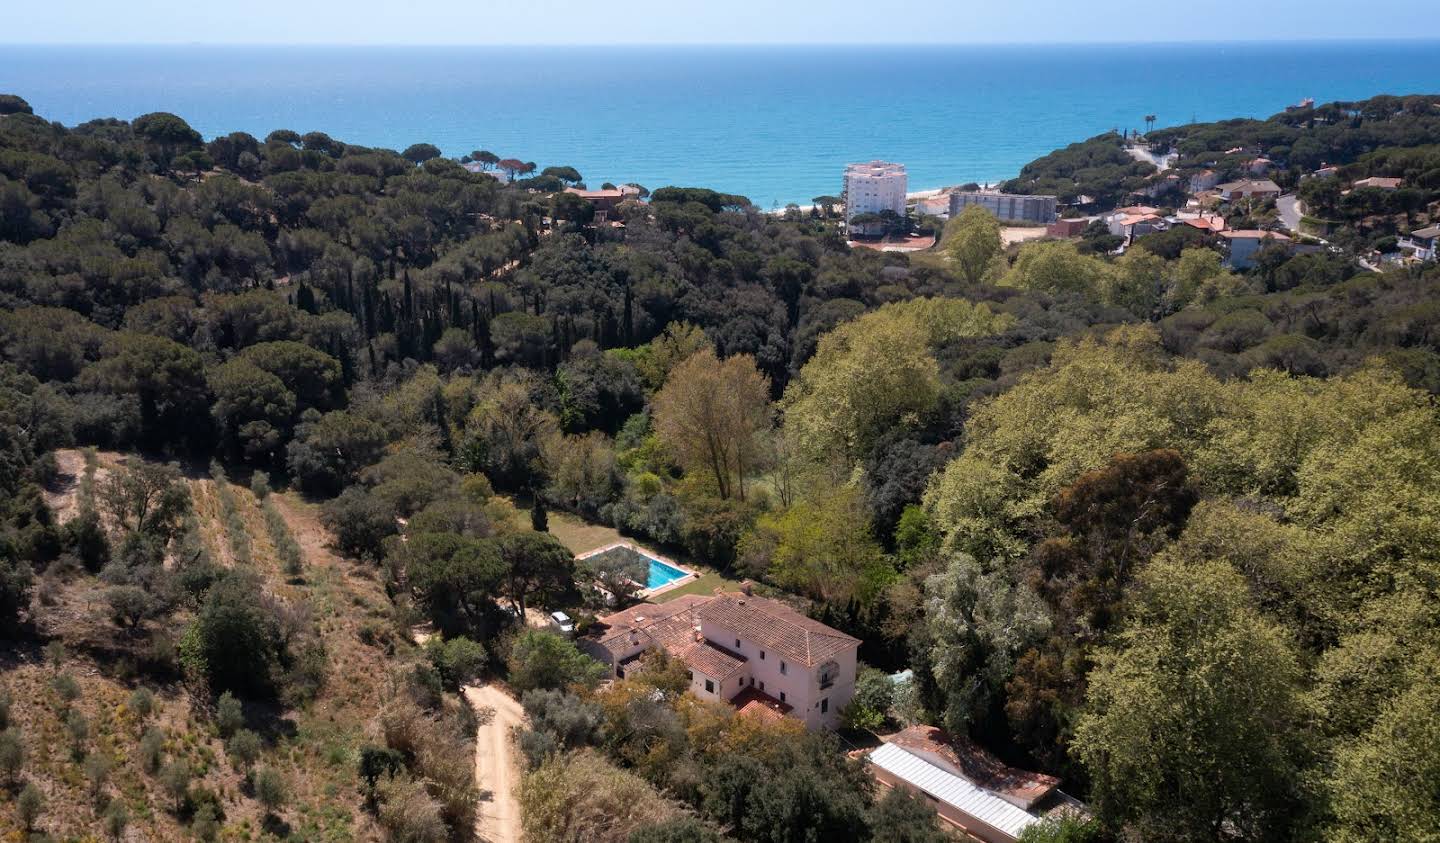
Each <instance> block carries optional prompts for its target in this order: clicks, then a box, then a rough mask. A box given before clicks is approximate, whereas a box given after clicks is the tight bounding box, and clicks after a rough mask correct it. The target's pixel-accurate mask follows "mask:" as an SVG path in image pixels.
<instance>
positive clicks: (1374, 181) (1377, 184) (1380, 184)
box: [1350, 176, 1405, 190]
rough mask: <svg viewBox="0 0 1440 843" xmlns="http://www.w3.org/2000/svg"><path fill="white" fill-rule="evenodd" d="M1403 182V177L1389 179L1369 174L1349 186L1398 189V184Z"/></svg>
mask: <svg viewBox="0 0 1440 843" xmlns="http://www.w3.org/2000/svg"><path fill="white" fill-rule="evenodd" d="M1404 183H1405V181H1404V179H1390V178H1383V177H1380V176H1371V177H1370V178H1368V179H1360V180H1359V181H1357V182H1355V183H1354V184H1352V185H1350V186H1351V187H1352V188H1361V187H1374V188H1379V189H1380V190H1399V189H1400V185H1402V184H1404Z"/></svg>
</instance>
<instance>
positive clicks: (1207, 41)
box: [0, 34, 1440, 49]
mask: <svg viewBox="0 0 1440 843" xmlns="http://www.w3.org/2000/svg"><path fill="white" fill-rule="evenodd" d="M1429 42H1440V34H1435V35H1414V36H1408V35H1401V36H1379V35H1374V36H1371V35H1335V36H1330V35H1327V36H1318V37H1314V38H1231V39H1213V38H1202V39H1190V40H1153V41H1137V40H1133V39H1093V40H1076V41H1055V40H1033V41H1030V40H1026V41H1011V40H994V41H983V40H981V41H976V40H972V41H864V42H862V41H607V42H593V41H575V42H566V41H507V42H484V41H478V42H477V41H470V42H465V41H429V42H426V41H200V40H184V41H182V40H171V41H4V40H0V46H3V47H136V48H139V47H210V48H215V47H222V48H223V47H375V48H413V47H440V48H501V49H504V48H522V47H549V48H572V49H573V48H587V49H593V48H606V49H614V48H627V49H628V48H636V47H685V48H697V47H698V48H707V47H709V48H733V47H788V48H801V49H803V48H816V47H870V48H881V47H1086V46H1113V47H1125V46H1147V47H1153V46H1206V45H1215V46H1230V45H1252V44H1335V43H1352V44H1361V43H1372V44H1397V43H1398V44H1405V43H1410V44H1420V43H1429Z"/></svg>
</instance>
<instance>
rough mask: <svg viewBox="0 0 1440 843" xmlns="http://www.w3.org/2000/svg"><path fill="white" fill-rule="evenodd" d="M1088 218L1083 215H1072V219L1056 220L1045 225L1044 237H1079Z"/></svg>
mask: <svg viewBox="0 0 1440 843" xmlns="http://www.w3.org/2000/svg"><path fill="white" fill-rule="evenodd" d="M1089 224H1090V220H1089V219H1087V218H1085V217H1074V218H1072V219H1063V220H1056V221H1054V222H1052V223H1050V224H1049V225H1047V226H1045V236H1046V237H1056V238H1061V239H1063V238H1066V237H1079V236H1080V235H1081V234H1082V233H1083V232H1084V231H1085V226H1087V225H1089Z"/></svg>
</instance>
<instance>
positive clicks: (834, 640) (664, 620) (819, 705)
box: [577, 582, 860, 729]
mask: <svg viewBox="0 0 1440 843" xmlns="http://www.w3.org/2000/svg"><path fill="white" fill-rule="evenodd" d="M577 643H578V644H579V646H580V649H581V650H583V651H584V652H586V653H588V654H590V655H591V656H593V657H594V658H596V659H598V660H599V661H601V662H603V663H604V664H606V665H607V666H608V667H609V668H610V670H611V672H612V673H613V675H614V676H616V677H619V678H623V677H624V676H625V672H626V670H629V669H633V668H634V667H636V666H637V663H638V662H639V660H640V658H641V656H643V655H644V654H645V653H646V652H648V651H650V650H654V649H661V650H664V651H666V652H667V653H669V654H670V655H671V656H673V657H675V658H677V659H679V660H680V661H682V662H684V664H685V666H686V667H687V668H688V669H689V671H690V689H689V690H690V692H691V693H693V694H694V695H695V696H697V697H699V698H700V699H705V700H714V701H717V702H729V703H730V704H732V705H734V706H735V707H736V709H737V710H738V711H739V712H740V713H742V714H747V715H749V714H756V715H759V716H763V717H772V716H785V717H794V718H796V719H798V720H800V721H802V722H804V723H805V725H806V726H807V727H808V728H811V729H833V728H835V727H836V726H838V725H839V724H840V710H841V709H843V708H844V707H845V705H846V704H847V703H849V702H850V698H851V697H853V696H854V695H855V670H856V664H857V654H858V650H859V647H860V640H859V639H858V638H854V637H852V636H849V635H846V634H845V633H843V632H840V631H839V630H836V629H831V628H830V627H828V626H826V625H825V624H822V623H820V622H819V621H816V620H812V619H811V618H808V617H806V616H805V615H803V614H801V613H800V612H797V611H795V610H794V609H792V608H790V607H789V606H786V605H785V604H784V603H781V602H779V601H776V600H770V599H768V598H765V597H760V596H758V595H755V594H754V593H753V589H752V588H751V586H750V584H749V583H748V582H747V583H742V584H741V590H740V591H738V592H719V591H717V592H716V593H715V594H714V595H710V596H707V595H694V594H687V595H682V596H680V597H676V598H674V599H672V600H669V601H667V602H665V603H660V604H651V603H642V604H639V605H637V606H632V607H630V608H629V609H626V610H624V611H622V612H616V613H614V614H612V615H607V616H605V617H602V618H598V619H597V620H596V623H595V625H594V627H593V628H592V631H591V632H590V633H589V634H587V635H586V636H585V637H584V638H582V639H581V640H580V641H578V642H577Z"/></svg>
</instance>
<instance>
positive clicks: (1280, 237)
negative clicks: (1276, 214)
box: [1220, 229, 1290, 269]
mask: <svg viewBox="0 0 1440 843" xmlns="http://www.w3.org/2000/svg"><path fill="white" fill-rule="evenodd" d="M1220 236H1221V237H1223V238H1225V240H1226V242H1227V243H1229V244H1230V253H1229V255H1228V256H1227V257H1226V259H1225V265H1226V266H1229V267H1230V268H1231V269H1249V268H1250V267H1252V266H1254V265H1255V254H1256V253H1257V252H1259V251H1260V250H1261V249H1262V248H1264V247H1265V246H1268V245H1281V246H1285V247H1287V248H1288V247H1289V246H1290V238H1289V237H1286V236H1285V235H1284V234H1281V233H1280V232H1278V231H1256V230H1250V229H1246V230H1242V231H1222V232H1220Z"/></svg>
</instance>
